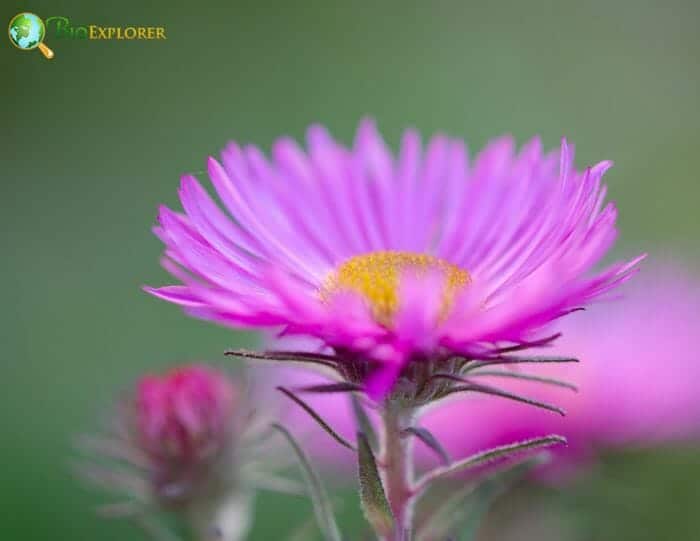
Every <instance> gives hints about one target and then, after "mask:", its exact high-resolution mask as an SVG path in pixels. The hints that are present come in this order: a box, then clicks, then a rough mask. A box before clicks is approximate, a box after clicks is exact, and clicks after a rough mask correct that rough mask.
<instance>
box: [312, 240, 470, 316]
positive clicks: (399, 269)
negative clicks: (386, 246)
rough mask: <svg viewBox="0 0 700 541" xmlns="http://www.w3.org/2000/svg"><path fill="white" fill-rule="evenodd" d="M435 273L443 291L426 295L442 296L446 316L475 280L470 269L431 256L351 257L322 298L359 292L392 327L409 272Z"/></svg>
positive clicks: (325, 284) (323, 289)
mask: <svg viewBox="0 0 700 541" xmlns="http://www.w3.org/2000/svg"><path fill="white" fill-rule="evenodd" d="M432 272H438V273H442V275H443V276H444V281H443V286H442V291H434V292H426V295H440V296H441V297H442V308H441V312H440V315H441V317H446V316H447V314H448V313H449V310H450V309H451V308H452V305H453V303H454V299H455V296H456V294H457V293H459V291H461V290H462V289H463V288H464V287H466V286H467V285H468V284H469V283H470V282H471V277H470V275H469V273H468V272H467V271H466V270H464V269H461V268H459V267H458V266H456V265H453V264H452V263H449V262H448V261H445V260H444V259H440V258H438V257H435V256H432V255H427V254H417V253H412V252H399V251H381V252H371V253H368V254H363V255H358V256H354V257H351V258H350V259H348V260H347V261H345V262H344V263H342V264H341V265H340V266H339V267H338V268H337V270H335V271H333V272H332V273H331V274H330V275H329V276H328V277H327V278H326V280H325V281H324V282H323V284H322V286H321V288H320V290H319V296H320V298H321V300H322V301H324V302H328V301H329V300H330V299H331V298H332V297H333V296H334V295H335V294H337V293H339V292H342V291H352V292H355V293H359V294H360V295H362V296H363V297H364V298H365V299H366V300H367V302H368V303H369V305H370V306H371V308H372V313H373V316H374V318H375V319H376V320H377V321H378V322H380V323H381V324H383V325H386V326H390V325H391V323H392V320H393V317H394V315H395V314H396V311H397V309H398V307H399V304H400V299H399V282H400V279H401V277H402V276H405V275H406V274H407V273H408V274H411V273H413V274H414V275H415V276H418V277H420V276H425V275H427V274H428V273H432Z"/></svg>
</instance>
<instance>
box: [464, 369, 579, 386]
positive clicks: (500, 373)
mask: <svg viewBox="0 0 700 541" xmlns="http://www.w3.org/2000/svg"><path fill="white" fill-rule="evenodd" d="M477 376H487V377H494V378H512V379H520V380H523V381H534V382H537V383H545V384H547V385H554V386H556V387H564V388H565V389H571V390H572V391H578V387H576V385H574V384H573V383H569V382H568V381H564V380H561V379H556V378H546V377H543V376H536V375H533V374H521V373H519V372H507V371H505V370H479V371H478V372H471V373H469V377H470V378H474V377H477Z"/></svg>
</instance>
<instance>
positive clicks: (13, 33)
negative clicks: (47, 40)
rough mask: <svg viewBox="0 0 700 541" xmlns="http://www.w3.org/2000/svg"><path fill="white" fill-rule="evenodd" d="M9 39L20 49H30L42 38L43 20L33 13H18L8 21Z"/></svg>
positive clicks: (43, 33)
mask: <svg viewBox="0 0 700 541" xmlns="http://www.w3.org/2000/svg"><path fill="white" fill-rule="evenodd" d="M9 33H10V40H11V41H12V43H14V44H15V45H16V46H17V47H19V48H20V49H24V50H25V51H26V50H30V49H34V48H35V47H38V46H39V43H41V42H42V41H43V40H44V35H45V34H46V28H45V27H44V21H42V20H41V19H40V18H39V17H37V16H36V15H34V14H33V13H20V14H18V15H15V16H14V17H12V20H11V21H10V28H9Z"/></svg>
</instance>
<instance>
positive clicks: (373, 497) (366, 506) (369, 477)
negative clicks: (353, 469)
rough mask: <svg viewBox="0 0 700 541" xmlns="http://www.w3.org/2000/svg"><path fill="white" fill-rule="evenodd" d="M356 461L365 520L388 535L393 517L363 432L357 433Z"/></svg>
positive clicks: (379, 532)
mask: <svg viewBox="0 0 700 541" xmlns="http://www.w3.org/2000/svg"><path fill="white" fill-rule="evenodd" d="M357 445H358V452H357V462H358V477H359V480H360V502H361V504H362V510H363V511H364V513H365V517H366V518H367V521H368V522H369V523H370V524H371V525H372V528H374V530H375V532H376V533H378V534H379V535H382V536H387V535H389V534H390V533H391V532H392V531H393V529H394V517H393V515H392V513H391V508H390V507H389V501H388V500H387V498H386V493H385V492H384V486H383V485H382V480H381V478H380V477H379V470H378V469H377V463H376V461H375V459H374V454H373V453H372V448H371V447H370V445H369V441H367V436H365V434H364V433H362V432H358V433H357Z"/></svg>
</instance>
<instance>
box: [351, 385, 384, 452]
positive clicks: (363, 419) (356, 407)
mask: <svg viewBox="0 0 700 541" xmlns="http://www.w3.org/2000/svg"><path fill="white" fill-rule="evenodd" d="M350 403H351V404H352V411H353V413H354V415H355V423H356V424H357V429H358V430H359V431H360V432H362V433H363V434H364V435H365V436H367V441H368V442H369V445H370V447H371V448H372V449H377V446H378V445H379V443H378V440H377V433H376V432H375V431H374V426H373V425H372V421H371V420H370V418H369V416H368V415H367V412H366V411H365V408H364V407H362V404H361V403H360V399H359V398H358V397H357V396H355V395H352V396H351V397H350Z"/></svg>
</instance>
